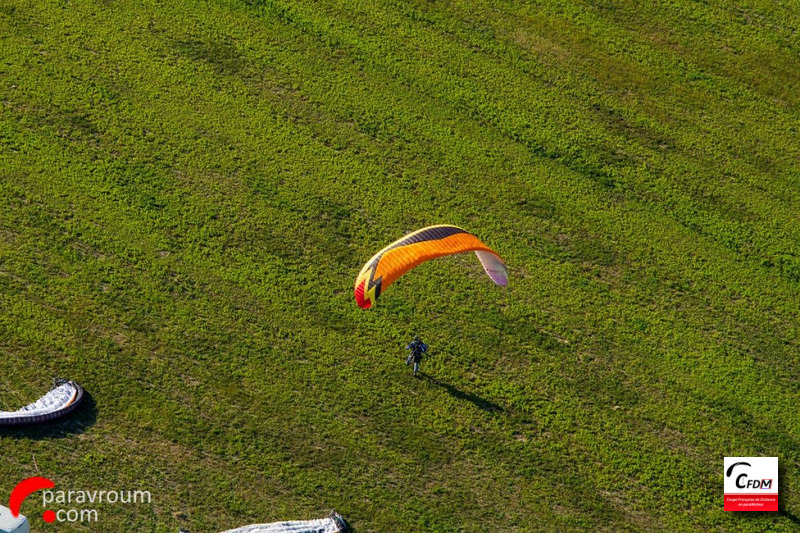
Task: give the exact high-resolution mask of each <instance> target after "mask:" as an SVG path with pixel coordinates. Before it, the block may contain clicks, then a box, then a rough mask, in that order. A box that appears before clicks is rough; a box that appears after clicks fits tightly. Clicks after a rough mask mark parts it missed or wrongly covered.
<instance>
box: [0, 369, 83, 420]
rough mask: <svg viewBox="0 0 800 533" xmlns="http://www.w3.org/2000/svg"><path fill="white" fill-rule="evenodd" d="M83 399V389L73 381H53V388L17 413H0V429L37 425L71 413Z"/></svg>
mask: <svg viewBox="0 0 800 533" xmlns="http://www.w3.org/2000/svg"><path fill="white" fill-rule="evenodd" d="M82 399H83V389H82V388H81V386H80V385H78V384H77V383H75V382H74V381H68V380H65V379H55V380H53V388H52V389H51V390H50V391H49V392H48V393H47V394H45V395H44V396H42V397H41V398H39V399H38V400H36V401H35V402H33V403H32V404H30V405H26V406H25V407H23V408H21V409H18V410H17V411H0V427H3V426H19V425H25V424H38V423H41V422H47V421H50V420H54V419H56V418H60V417H62V416H64V415H66V414H67V413H70V412H72V411H73V410H74V409H75V408H76V407H77V406H78V404H80V402H81V400H82Z"/></svg>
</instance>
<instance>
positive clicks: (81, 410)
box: [0, 390, 97, 440]
mask: <svg viewBox="0 0 800 533" xmlns="http://www.w3.org/2000/svg"><path fill="white" fill-rule="evenodd" d="M96 421H97V404H96V403H95V401H94V398H92V395H91V394H89V392H88V391H86V390H84V392H83V400H81V403H80V405H79V406H78V407H77V408H76V409H75V410H74V411H72V412H71V413H69V414H67V415H66V416H64V418H59V419H57V420H53V421H51V422H45V423H43V424H34V425H24V426H14V427H7V428H0V440H2V439H28V440H44V439H63V438H65V437H71V436H73V435H80V434H81V433H83V432H84V431H86V430H87V429H89V428H90V427H92V426H93V425H94V423H95V422H96Z"/></svg>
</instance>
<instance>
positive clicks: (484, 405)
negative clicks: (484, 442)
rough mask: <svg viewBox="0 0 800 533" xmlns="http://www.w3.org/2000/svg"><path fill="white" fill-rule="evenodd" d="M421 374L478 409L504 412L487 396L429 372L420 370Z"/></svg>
mask: <svg viewBox="0 0 800 533" xmlns="http://www.w3.org/2000/svg"><path fill="white" fill-rule="evenodd" d="M419 376H420V377H421V378H423V379H425V380H427V381H428V382H429V383H433V384H434V385H436V386H437V387H440V388H442V389H444V390H446V391H447V393H448V394H449V395H450V396H452V397H453V398H457V399H459V400H466V401H468V402H470V403H472V404H473V405H474V406H475V407H477V408H478V409H482V410H484V411H486V412H489V413H502V412H503V408H502V407H500V406H499V405H497V404H496V403H494V402H492V401H489V400H487V399H485V398H481V397H480V396H477V395H475V394H471V393H469V392H464V391H462V390H461V389H459V388H457V387H454V386H453V385H450V384H448V383H445V382H444V381H440V380H438V379H436V378H435V377H433V376H429V375H428V374H426V373H424V372H420V373H419Z"/></svg>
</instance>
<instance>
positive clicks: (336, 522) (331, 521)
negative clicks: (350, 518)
mask: <svg viewBox="0 0 800 533" xmlns="http://www.w3.org/2000/svg"><path fill="white" fill-rule="evenodd" d="M352 531H353V530H352V528H351V527H350V524H348V523H347V520H345V519H344V518H343V517H342V515H340V514H339V513H337V512H336V511H331V514H330V515H329V516H328V518H320V519H318V520H296V521H292V522H274V523H272V524H254V525H252V526H244V527H239V528H236V529H230V530H228V531H223V532H222V533H352ZM180 533H189V532H188V531H186V530H184V529H181V530H180Z"/></svg>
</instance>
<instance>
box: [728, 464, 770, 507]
mask: <svg viewBox="0 0 800 533" xmlns="http://www.w3.org/2000/svg"><path fill="white" fill-rule="evenodd" d="M724 465H725V470H724V475H725V477H724V480H725V481H724V483H725V484H724V488H725V510H726V511H777V510H778V458H777V457H726V458H725V462H724Z"/></svg>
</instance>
